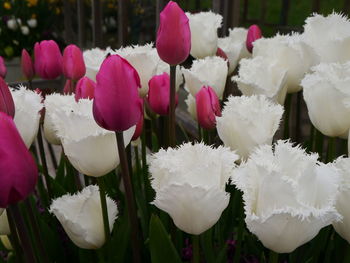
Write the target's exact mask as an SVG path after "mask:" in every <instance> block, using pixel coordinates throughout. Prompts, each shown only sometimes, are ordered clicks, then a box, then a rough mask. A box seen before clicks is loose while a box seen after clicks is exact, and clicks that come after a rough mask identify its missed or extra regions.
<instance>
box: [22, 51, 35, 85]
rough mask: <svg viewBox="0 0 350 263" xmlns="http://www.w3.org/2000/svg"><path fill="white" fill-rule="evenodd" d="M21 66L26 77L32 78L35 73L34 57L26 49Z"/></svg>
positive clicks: (23, 52)
mask: <svg viewBox="0 0 350 263" xmlns="http://www.w3.org/2000/svg"><path fill="white" fill-rule="evenodd" d="M21 68H22V72H23V75H24V76H25V77H26V79H28V80H32V79H33V77H34V74H35V71H34V65H33V61H32V58H31V57H30V55H29V53H28V52H27V50H25V49H22V57H21Z"/></svg>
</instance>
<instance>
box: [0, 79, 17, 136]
mask: <svg viewBox="0 0 350 263" xmlns="http://www.w3.org/2000/svg"><path fill="white" fill-rule="evenodd" d="M0 112H4V113H6V114H7V115H9V116H11V117H12V118H14V117H15V104H14V102H13V99H12V95H11V92H10V89H9V87H8V86H7V84H6V82H5V80H4V79H3V78H2V77H0ZM0 131H1V130H0ZM0 133H1V132H0Z"/></svg>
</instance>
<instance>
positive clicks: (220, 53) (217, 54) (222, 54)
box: [216, 47, 230, 67]
mask: <svg viewBox="0 0 350 263" xmlns="http://www.w3.org/2000/svg"><path fill="white" fill-rule="evenodd" d="M216 56H218V57H221V58H223V59H224V60H226V61H227V66H228V67H230V62H229V60H228V57H227V55H226V53H225V52H224V51H223V50H222V49H221V48H219V47H218V50H217V51H216Z"/></svg>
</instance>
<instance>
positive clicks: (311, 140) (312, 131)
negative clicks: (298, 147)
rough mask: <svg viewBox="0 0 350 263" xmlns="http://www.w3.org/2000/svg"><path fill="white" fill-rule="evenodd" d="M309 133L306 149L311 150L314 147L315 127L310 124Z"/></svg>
mask: <svg viewBox="0 0 350 263" xmlns="http://www.w3.org/2000/svg"><path fill="white" fill-rule="evenodd" d="M310 125H311V126H310V135H309V142H308V144H307V151H308V152H311V151H312V149H313V148H314V139H315V127H314V126H313V125H312V123H311V124H310Z"/></svg>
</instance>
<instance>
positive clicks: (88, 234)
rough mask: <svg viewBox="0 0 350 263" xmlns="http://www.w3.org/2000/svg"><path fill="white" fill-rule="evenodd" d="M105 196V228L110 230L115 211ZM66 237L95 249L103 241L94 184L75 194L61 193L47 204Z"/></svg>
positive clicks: (99, 208)
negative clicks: (106, 225)
mask: <svg viewBox="0 0 350 263" xmlns="http://www.w3.org/2000/svg"><path fill="white" fill-rule="evenodd" d="M106 199H107V211H108V221H109V228H110V230H111V231H112V229H113V224H114V221H115V219H116V217H117V214H118V208H117V205H116V203H115V202H114V201H113V200H112V199H111V198H109V197H108V196H107V197H106ZM50 213H53V214H54V215H55V216H56V217H57V219H58V221H60V223H61V225H62V227H63V228H64V230H65V231H66V233H67V235H68V236H69V238H70V239H71V240H72V241H73V243H74V244H75V245H77V246H78V247H80V248H85V249H98V248H100V247H102V246H103V244H104V243H105V232H104V227H103V217H102V208H101V202H100V193H99V189H98V187H97V186H96V185H89V186H88V187H86V188H84V189H83V190H82V191H81V192H79V193H77V194H75V195H70V194H67V195H64V196H62V197H59V198H57V199H55V200H53V202H52V204H51V206H50Z"/></svg>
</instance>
